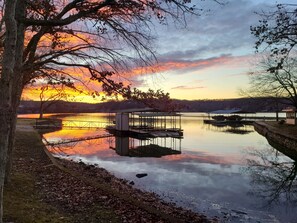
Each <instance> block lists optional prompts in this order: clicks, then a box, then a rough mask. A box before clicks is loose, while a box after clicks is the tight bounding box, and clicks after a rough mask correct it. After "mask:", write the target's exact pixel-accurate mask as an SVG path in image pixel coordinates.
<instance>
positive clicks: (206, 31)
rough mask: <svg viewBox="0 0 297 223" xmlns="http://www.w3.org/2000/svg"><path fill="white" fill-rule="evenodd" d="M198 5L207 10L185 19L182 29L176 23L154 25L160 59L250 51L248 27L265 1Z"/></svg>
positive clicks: (253, 21) (255, 21)
mask: <svg viewBox="0 0 297 223" xmlns="http://www.w3.org/2000/svg"><path fill="white" fill-rule="evenodd" d="M208 2H209V1H208ZM202 7H203V8H205V9H208V8H209V9H210V11H209V12H205V13H204V14H203V15H202V16H200V17H194V16H192V17H190V18H188V24H187V28H186V29H185V28H184V29H182V28H177V27H176V26H171V27H168V28H164V26H162V27H157V28H156V30H157V32H158V33H161V34H160V38H159V46H158V51H159V53H160V51H161V53H160V57H161V58H163V57H167V58H172V59H186V60H187V59H198V58H200V59H201V58H205V57H206V56H207V57H209V56H211V55H212V56H218V55H221V54H233V55H244V54H246V53H251V52H253V51H254V49H253V46H254V42H255V39H254V38H253V36H252V35H251V33H250V26H251V25H255V24H257V23H258V20H259V17H258V16H257V15H256V14H255V12H256V11H259V10H260V9H265V8H267V7H268V5H267V4H264V3H255V2H253V1H247V0H230V1H228V4H226V5H225V6H221V5H218V4H214V3H212V4H210V3H205V4H204V5H203V6H202ZM162 52H163V53H162Z"/></svg>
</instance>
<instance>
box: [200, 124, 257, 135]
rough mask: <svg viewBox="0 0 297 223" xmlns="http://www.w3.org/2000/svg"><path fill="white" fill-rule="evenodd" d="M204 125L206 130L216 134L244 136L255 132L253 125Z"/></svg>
mask: <svg viewBox="0 0 297 223" xmlns="http://www.w3.org/2000/svg"><path fill="white" fill-rule="evenodd" d="M204 125H205V129H206V130H209V131H214V132H225V133H231V134H240V135H244V134H249V133H251V132H253V131H254V130H253V126H252V125H245V124H242V123H229V124H226V123H209V124H208V123H204Z"/></svg>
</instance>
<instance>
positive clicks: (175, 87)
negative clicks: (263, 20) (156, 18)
mask: <svg viewBox="0 0 297 223" xmlns="http://www.w3.org/2000/svg"><path fill="white" fill-rule="evenodd" d="M294 2H295V1H294V0H228V1H227V4H226V5H224V6H221V5H218V4H215V3H209V1H208V2H207V3H204V5H203V8H205V9H207V8H208V9H210V11H207V12H205V13H203V15H202V16H200V17H190V18H189V19H188V23H187V27H186V28H184V27H182V26H180V25H172V24H171V25H169V26H162V25H157V26H156V28H155V29H156V33H157V38H158V39H157V42H156V49H158V51H157V54H158V60H159V66H160V67H161V69H160V70H162V72H161V73H158V74H154V75H152V74H147V75H142V76H139V77H138V78H137V81H138V82H137V83H142V84H141V86H142V87H143V88H146V87H148V86H149V87H150V88H154V89H158V88H161V89H164V91H166V92H169V93H170V95H171V97H172V98H178V99H189V100H193V99H222V98H236V97H240V95H239V93H238V90H239V89H241V88H243V89H244V88H246V87H247V86H248V83H249V81H248V76H247V72H250V71H252V70H253V69H254V68H253V67H254V66H255V63H256V61H257V59H256V56H255V49H254V42H255V38H254V37H253V36H252V35H251V33H250V26H251V25H257V24H258V20H259V19H260V17H259V16H258V15H257V14H256V13H255V12H260V11H261V10H266V11H267V10H272V9H273V6H275V5H276V4H277V3H294Z"/></svg>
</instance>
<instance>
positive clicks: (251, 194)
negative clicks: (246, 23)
mask: <svg viewBox="0 0 297 223" xmlns="http://www.w3.org/2000/svg"><path fill="white" fill-rule="evenodd" d="M189 116H190V115H188V116H187V117H184V118H183V120H182V128H183V129H184V138H183V139H182V140H181V141H179V139H174V140H173V141H172V139H169V138H168V139H166V140H165V142H164V139H159V141H158V139H151V140H147V141H146V142H144V141H139V140H135V139H134V140H132V139H116V138H115V137H107V138H102V139H93V140H86V141H81V142H72V143H68V144H60V145H57V146H55V147H49V149H50V150H51V151H52V152H53V153H55V154H60V155H63V156H67V157H68V158H70V159H74V160H80V159H81V160H83V161H84V162H87V163H97V164H98V165H99V166H101V167H104V168H106V169H107V170H109V171H111V172H112V173H114V174H115V175H116V176H118V177H121V178H126V179H128V180H131V181H134V183H135V186H136V187H138V188H142V189H145V190H149V191H154V192H157V193H158V194H160V195H161V196H162V197H163V198H165V199H166V200H168V201H173V202H176V203H177V204H178V205H182V206H184V207H187V208H191V209H192V210H194V211H197V212H204V213H205V214H206V215H209V216H214V215H217V216H220V217H222V219H223V217H225V218H224V219H226V221H227V220H230V221H231V222H239V221H243V222H294V221H295V216H296V213H297V208H296V207H294V204H295V203H294V202H295V201H296V197H295V196H296V186H297V183H296V179H295V178H296V165H295V162H294V161H293V160H291V159H290V158H288V157H286V156H284V155H283V154H281V153H280V152H277V150H275V149H273V148H272V147H271V146H270V145H269V144H268V143H267V141H266V139H265V138H264V137H262V136H261V135H259V134H258V133H256V132H255V131H254V130H253V127H252V126H243V127H238V128H234V127H231V126H219V127H218V126H210V125H205V124H203V119H201V118H197V117H189ZM67 118H68V119H73V118H76V119H77V120H80V119H82V120H97V121H102V122H103V121H106V120H107V119H108V117H107V116H106V115H102V114H101V115H98V116H97V115H96V114H92V115H89V114H84V115H76V116H75V117H73V116H67ZM103 133H105V131H104V130H73V129H72V130H71V129H63V130H60V131H57V132H52V133H48V134H45V135H44V137H45V138H46V139H47V140H48V141H50V142H57V141H59V140H61V139H64V140H65V139H67V140H69V139H73V138H82V137H89V136H92V135H100V134H103ZM162 140H163V141H162ZM143 145H159V146H160V147H161V148H169V147H170V148H173V147H174V146H175V150H176V151H179V150H180V151H181V154H178V153H176V154H172V155H167V156H162V157H161V158H152V157H147V156H144V157H137V156H135V152H136V153H137V154H138V152H139V151H137V150H135V151H133V153H130V152H129V151H128V153H127V150H126V149H127V146H129V147H133V149H135V148H139V146H143ZM176 146H177V147H176ZM154 148H155V147H154ZM155 149H156V151H157V152H158V151H159V149H160V148H159V147H158V148H155ZM142 152H143V151H142ZM119 154H121V155H124V156H120V155H119ZM163 155H164V154H163ZM138 173H147V174H148V176H146V177H144V178H141V179H138V178H137V177H136V176H135V175H136V174H138ZM287 179H289V180H287ZM286 180H287V181H286ZM287 198H290V199H287Z"/></svg>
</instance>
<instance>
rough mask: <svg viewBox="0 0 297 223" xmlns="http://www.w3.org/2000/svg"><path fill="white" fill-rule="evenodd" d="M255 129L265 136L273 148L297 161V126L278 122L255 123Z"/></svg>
mask: <svg viewBox="0 0 297 223" xmlns="http://www.w3.org/2000/svg"><path fill="white" fill-rule="evenodd" d="M254 129H255V130H256V131H257V132H258V133H259V134H260V135H262V136H264V137H265V138H266V139H267V141H268V143H269V144H270V145H271V146H272V147H275V148H277V149H278V150H279V151H280V152H282V153H284V154H285V155H286V156H288V157H290V158H292V159H294V160H297V135H296V133H297V126H292V125H286V124H278V123H277V122H255V123H254Z"/></svg>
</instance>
